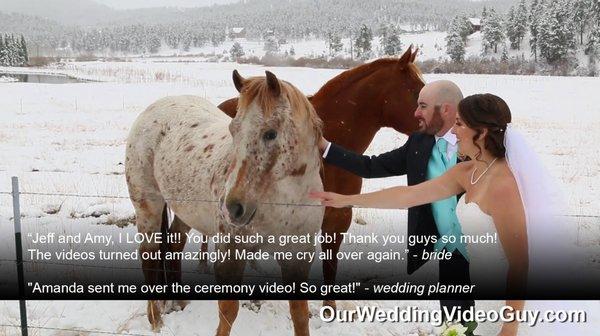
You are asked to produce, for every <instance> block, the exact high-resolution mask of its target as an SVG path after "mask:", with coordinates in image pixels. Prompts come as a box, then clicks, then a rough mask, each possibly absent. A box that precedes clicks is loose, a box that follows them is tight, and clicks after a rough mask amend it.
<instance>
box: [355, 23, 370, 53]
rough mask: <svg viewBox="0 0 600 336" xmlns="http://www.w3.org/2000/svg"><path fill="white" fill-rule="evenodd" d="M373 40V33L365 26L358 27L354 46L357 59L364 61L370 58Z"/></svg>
mask: <svg viewBox="0 0 600 336" xmlns="http://www.w3.org/2000/svg"><path fill="white" fill-rule="evenodd" d="M372 40H373V32H371V29H370V28H369V27H367V26H366V25H364V24H363V25H362V27H360V31H359V32H358V36H357V37H356V41H355V42H354V45H355V47H356V56H357V57H358V58H359V59H362V60H366V59H368V58H369V57H371V41H372Z"/></svg>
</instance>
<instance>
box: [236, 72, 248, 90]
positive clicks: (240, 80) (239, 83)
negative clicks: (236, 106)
mask: <svg viewBox="0 0 600 336" xmlns="http://www.w3.org/2000/svg"><path fill="white" fill-rule="evenodd" d="M245 81H246V80H245V79H244V77H242V76H241V75H240V73H239V72H238V71H237V70H233V85H235V89H236V90H238V92H242V87H244V82H245Z"/></svg>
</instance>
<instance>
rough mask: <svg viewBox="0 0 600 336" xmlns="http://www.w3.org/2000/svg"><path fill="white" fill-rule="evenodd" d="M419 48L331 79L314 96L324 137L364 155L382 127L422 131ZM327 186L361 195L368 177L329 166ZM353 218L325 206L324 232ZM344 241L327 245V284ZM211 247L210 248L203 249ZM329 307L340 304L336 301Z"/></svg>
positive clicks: (231, 111) (230, 107)
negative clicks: (417, 116)
mask: <svg viewBox="0 0 600 336" xmlns="http://www.w3.org/2000/svg"><path fill="white" fill-rule="evenodd" d="M417 52H418V49H417V50H415V51H414V52H413V51H412V46H411V47H409V48H408V49H407V50H406V52H405V53H404V54H403V55H402V56H401V57H400V58H383V59H379V60H376V61H373V62H371V63H367V64H364V65H361V66H358V67H356V68H353V69H350V70H347V71H345V72H343V73H341V74H340V75H338V76H336V77H334V78H333V79H331V80H330V81H328V82H327V83H326V84H325V85H323V87H322V88H321V89H320V90H319V91H318V92H317V93H315V95H314V96H312V97H311V98H310V102H311V103H312V105H313V106H314V107H315V110H316V111H317V114H318V115H319V117H320V118H321V120H323V123H324V131H323V133H324V136H325V138H326V139H327V140H329V141H332V142H335V143H337V144H339V145H342V146H343V147H345V148H347V149H350V150H352V151H354V152H356V153H364V151H365V150H366V149H367V147H368V146H369V144H370V143H371V140H373V137H374V136H375V133H377V131H379V129H381V128H382V127H391V128H393V129H395V130H396V131H398V132H401V133H404V134H410V133H412V132H414V131H416V130H417V129H418V123H417V121H416V119H415V118H414V110H415V109H416V107H417V99H418V97H419V92H420V91H421V88H423V86H424V85H425V82H424V80H423V77H422V75H421V71H420V70H419V68H418V67H417V66H416V65H415V64H414V61H415V58H416V55H417ZM236 105H237V98H232V99H229V100H227V101H225V102H223V103H221V104H220V105H219V108H220V109H221V110H223V111H224V112H225V113H227V115H229V116H235V114H236ZM323 185H324V186H325V189H326V190H331V191H334V192H336V193H340V194H356V193H359V192H360V190H361V186H362V179H361V178H360V177H358V176H356V175H353V174H351V173H349V172H346V171H345V170H342V169H340V168H337V167H334V166H331V165H328V164H325V165H324V175H323ZM351 220H352V210H351V209H348V208H346V209H335V208H327V209H325V217H324V219H323V225H322V231H323V233H328V234H333V233H338V235H336V236H337V237H339V236H340V235H339V233H341V232H346V231H348V228H349V227H350V222H351ZM341 242H342V241H341V239H337V240H336V241H334V242H332V243H324V244H322V246H321V248H322V250H323V251H326V250H331V251H332V252H333V253H332V254H331V255H333V256H334V257H333V259H332V260H326V261H324V262H323V276H324V278H325V283H328V284H331V283H334V282H335V276H336V272H337V259H336V257H335V256H336V254H337V252H338V250H339V248H340V244H341ZM203 248H205V247H203ZM324 304H325V305H329V306H332V307H335V302H334V301H325V302H324Z"/></svg>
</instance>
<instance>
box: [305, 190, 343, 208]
mask: <svg viewBox="0 0 600 336" xmlns="http://www.w3.org/2000/svg"><path fill="white" fill-rule="evenodd" d="M308 197H309V198H312V199H316V200H320V201H321V205H324V206H328V207H334V208H343V207H351V206H352V204H351V203H350V202H349V201H350V200H349V196H347V195H340V194H336V193H334V192H328V191H313V192H310V193H309V194H308Z"/></svg>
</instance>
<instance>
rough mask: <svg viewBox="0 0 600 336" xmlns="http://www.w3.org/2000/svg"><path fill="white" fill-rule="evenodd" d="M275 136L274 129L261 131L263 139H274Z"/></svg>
mask: <svg viewBox="0 0 600 336" xmlns="http://www.w3.org/2000/svg"><path fill="white" fill-rule="evenodd" d="M275 138H277V131H276V130H268V131H266V132H265V133H263V140H265V141H271V140H275Z"/></svg>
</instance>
